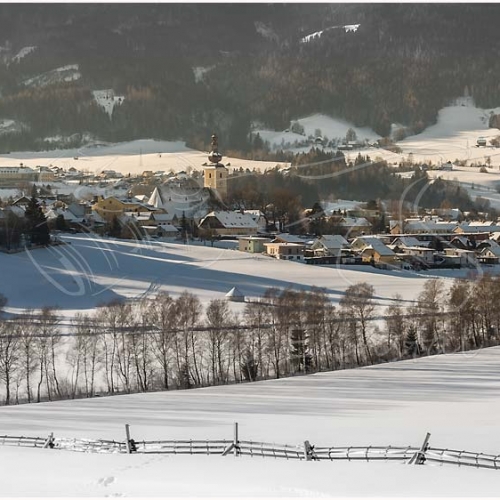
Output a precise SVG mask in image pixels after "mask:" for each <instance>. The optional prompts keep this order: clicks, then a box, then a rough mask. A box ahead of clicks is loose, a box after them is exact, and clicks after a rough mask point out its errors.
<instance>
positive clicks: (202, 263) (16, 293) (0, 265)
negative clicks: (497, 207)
mask: <svg viewBox="0 0 500 500" xmlns="http://www.w3.org/2000/svg"><path fill="white" fill-rule="evenodd" d="M63 239H64V241H66V242H67V243H69V244H68V245H66V246H58V247H53V248H48V249H39V250H34V251H31V252H22V253H18V254H12V255H6V254H0V269H2V276H3V283H9V284H10V285H9V286H8V287H7V286H5V285H0V292H1V293H4V294H5V295H6V296H7V298H8V299H9V306H10V308H9V309H8V310H10V311H12V312H16V311H17V310H18V309H19V308H30V307H33V308H38V307H43V306H58V307H60V308H61V309H63V311H62V312H63V313H64V311H66V313H67V314H71V311H73V310H75V309H79V310H81V309H92V308H94V307H95V306H97V305H98V304H100V303H102V302H108V301H110V300H114V299H123V298H130V299H133V298H139V297H141V296H144V295H145V294H149V293H156V292H158V291H160V290H164V291H166V292H168V293H170V294H171V295H173V296H174V297H175V296H178V295H179V294H180V293H182V292H183V291H184V290H186V289H187V290H189V291H190V292H192V293H193V294H195V295H197V296H198V297H199V298H200V299H201V300H202V302H203V303H208V302H209V301H210V300H212V299H214V298H223V297H224V295H225V294H226V293H227V292H228V291H229V290H230V289H231V288H232V287H234V286H238V288H239V289H240V290H241V291H242V293H243V294H244V295H245V296H247V297H260V296H262V295H263V294H264V292H265V291H266V289H267V288H270V287H278V288H287V287H294V288H297V287H304V288H309V287H311V286H317V287H324V288H325V289H326V291H327V293H328V295H329V296H330V298H331V300H332V301H333V302H334V303H338V301H339V300H340V299H341V298H342V296H343V292H344V291H345V290H346V289H347V288H348V287H349V286H350V285H352V284H354V283H358V282H360V281H367V282H369V283H371V284H372V285H373V286H374V287H375V295H376V299H377V302H378V303H379V304H380V305H383V306H386V305H387V304H388V303H390V302H391V298H392V297H393V296H394V295H395V294H396V293H399V294H401V295H402V297H403V299H404V300H405V301H410V302H409V303H411V300H412V299H414V298H415V297H416V296H417V295H418V293H419V292H420V290H421V288H422V286H423V284H424V282H425V280H426V279H428V278H429V277H432V276H433V275H432V274H428V273H422V274H416V273H414V272H405V271H399V272H397V271H382V270H377V269H374V268H372V267H370V266H341V267H336V266H331V267H316V266H308V265H305V264H301V263H296V262H289V261H277V260H275V259H273V258H270V257H266V256H263V255H257V254H249V253H245V252H239V251H236V250H226V249H224V248H217V247H214V248H211V247H210V246H209V244H208V243H207V246H204V245H203V244H201V243H198V244H197V245H184V244H182V243H163V242H158V241H151V242H150V241H143V242H141V241H139V242H137V241H127V240H112V239H106V238H100V237H98V236H92V235H78V236H67V235H65V236H63ZM465 272H467V270H464V273H465ZM455 273H456V272H455ZM445 274H446V273H445Z"/></svg>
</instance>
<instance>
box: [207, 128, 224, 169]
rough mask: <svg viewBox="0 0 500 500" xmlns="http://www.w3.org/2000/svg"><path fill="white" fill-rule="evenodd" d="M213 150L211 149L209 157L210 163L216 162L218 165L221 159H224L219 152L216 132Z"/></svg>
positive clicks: (213, 137)
mask: <svg viewBox="0 0 500 500" xmlns="http://www.w3.org/2000/svg"><path fill="white" fill-rule="evenodd" d="M211 147H212V151H210V154H209V155H208V159H209V161H210V163H215V164H216V165H218V164H219V163H220V162H221V160H222V155H221V154H220V153H219V140H218V138H217V135H216V134H213V135H212V144H211Z"/></svg>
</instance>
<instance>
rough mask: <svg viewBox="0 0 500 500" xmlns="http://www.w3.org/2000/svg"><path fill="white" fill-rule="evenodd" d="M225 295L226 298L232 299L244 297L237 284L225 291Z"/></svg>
mask: <svg viewBox="0 0 500 500" xmlns="http://www.w3.org/2000/svg"><path fill="white" fill-rule="evenodd" d="M226 297H227V298H228V299H234V298H239V299H241V298H244V297H245V296H244V295H243V293H242V292H241V290H240V289H239V288H238V287H237V286H234V287H233V288H231V290H229V292H227V293H226Z"/></svg>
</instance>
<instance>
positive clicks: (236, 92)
mask: <svg viewBox="0 0 500 500" xmlns="http://www.w3.org/2000/svg"><path fill="white" fill-rule="evenodd" d="M499 21H500V6H498V5H495V4H483V5H481V4H479V5H473V4H401V5H399V4H350V5H348V4H312V5H306V4H188V5H183V4H148V5H138V4H104V5H99V4H80V5H78V4H67V5H63V4H52V5H51V4H45V5H44V4H38V5H22V4H19V5H13V4H3V5H1V6H0V33H2V36H1V39H0V46H1V50H0V57H1V58H2V60H3V64H0V81H1V82H2V84H1V88H0V92H1V96H2V97H1V99H0V118H3V119H14V120H18V121H19V122H22V123H24V124H26V128H25V130H24V131H23V132H22V137H21V138H20V137H19V136H18V135H15V134H12V135H11V136H8V137H4V138H3V148H4V149H19V147H20V146H19V143H23V144H26V145H29V147H32V145H35V146H37V147H38V148H42V147H44V146H45V145H44V144H43V142H42V141H40V139H41V138H43V137H44V135H56V134H65V135H71V134H82V133H83V132H90V133H93V134H95V135H96V136H98V137H100V138H101V139H103V140H112V141H123V140H131V139H137V138H144V137H151V138H158V139H181V138H182V139H185V140H188V141H190V142H191V143H192V144H196V142H199V141H206V137H207V136H209V134H210V133H211V132H212V131H213V130H217V131H218V132H219V135H220V136H221V137H223V138H224V139H223V140H224V141H225V142H224V144H225V145H226V149H227V148H231V149H240V150H245V149H248V148H249V147H250V146H249V143H248V132H249V130H250V127H251V123H252V122H253V121H259V122H260V123H262V124H263V125H264V126H266V127H270V128H275V129H285V128H287V127H288V126H289V122H290V120H291V119H297V118H300V117H303V116H308V115H311V114H314V113H323V114H326V115H330V116H334V117H337V118H342V119H346V120H348V121H350V122H353V123H354V124H355V125H356V126H358V127H371V128H372V129H374V130H375V132H376V133H377V134H379V135H382V136H384V135H387V134H388V133H389V132H390V126H391V123H395V122H397V123H402V124H404V125H406V126H408V127H409V128H410V129H411V130H413V132H417V133H418V132H420V131H422V130H423V129H424V128H425V127H426V126H428V125H429V124H432V123H433V122H434V121H435V119H436V115H437V111H438V110H439V109H440V108H442V107H443V106H445V105H447V104H448V103H449V101H450V100H451V99H453V98H456V97H458V96H461V95H463V94H464V93H470V94H471V95H472V96H473V97H474V99H475V101H476V103H477V105H478V106H480V107H485V108H486V107H495V106H497V105H498V103H499V102H500V88H499V87H498V77H499V75H500V62H499V59H498V57H497V55H498V53H499V51H500V40H499V39H498V37H497V36H496V30H497V26H498V22H499ZM346 26H347V27H348V28H345V27H346ZM353 26H355V27H356V28H355V29H354V28H353ZM319 33H321V35H319ZM313 34H317V35H316V36H312V35H313ZM305 41H306V42H305ZM33 47H35V48H34V49H30V48H33ZM21 55H22V57H21ZM70 65H78V73H79V75H80V77H79V78H78V79H74V80H73V81H65V82H64V81H63V82H58V83H54V84H53V85H49V86H48V87H47V86H44V87H42V88H40V87H35V88H26V85H25V84H24V83H23V82H25V81H36V79H37V78H39V77H40V75H44V74H47V73H49V72H52V71H54V70H55V69H57V68H61V67H66V66H70ZM199 68H211V70H210V71H207V72H205V73H204V75H203V78H200V77H199ZM33 79H35V80H33ZM103 88H104V89H113V91H114V92H115V93H117V94H118V95H123V96H124V97H125V99H124V102H123V105H121V106H118V107H116V109H115V110H114V112H113V114H112V116H111V118H110V117H109V116H108V115H107V113H106V112H105V111H104V110H103V109H102V108H101V107H100V106H98V105H97V103H96V102H95V100H94V99H93V94H92V91H93V90H98V89H103ZM47 116H50V120H48V121H47V120H46V117H47ZM77 139H78V138H77ZM1 147H2V145H0V148H1Z"/></svg>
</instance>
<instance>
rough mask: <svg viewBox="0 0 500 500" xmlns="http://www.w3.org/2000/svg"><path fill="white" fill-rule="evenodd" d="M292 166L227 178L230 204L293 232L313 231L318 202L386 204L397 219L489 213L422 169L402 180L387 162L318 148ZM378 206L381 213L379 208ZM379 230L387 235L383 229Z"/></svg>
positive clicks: (415, 168) (453, 185)
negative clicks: (443, 211) (439, 212)
mask: <svg viewBox="0 0 500 500" xmlns="http://www.w3.org/2000/svg"><path fill="white" fill-rule="evenodd" d="M292 160H293V161H292V167H291V168H289V169H286V170H285V171H283V170H280V168H279V167H277V168H275V169H273V170H268V171H266V172H258V171H253V172H250V171H246V172H245V171H243V170H242V169H241V170H240V171H235V172H234V175H232V176H231V177H229V182H230V191H229V198H228V204H229V205H230V206H232V207H234V208H235V209H238V208H244V209H259V210H261V211H262V212H263V213H266V214H267V215H268V219H269V222H270V223H273V224H274V225H276V222H277V221H284V223H285V225H286V226H287V228H288V229H289V230H290V231H291V232H303V231H305V232H307V231H308V230H309V229H308V224H307V223H305V219H304V217H303V211H304V209H306V208H310V207H313V206H314V204H315V203H316V202H318V200H331V199H353V200H359V201H365V202H369V201H370V200H383V201H384V203H385V204H386V206H387V211H388V212H389V211H392V212H393V213H398V211H399V210H401V209H404V210H407V209H408V207H412V209H413V211H417V210H420V209H427V208H429V209H432V208H443V207H460V209H461V210H463V211H469V212H472V213H477V212H479V211H482V210H488V211H490V210H491V208H490V207H489V206H487V205H485V204H484V203H483V202H486V200H482V199H477V200H475V201H472V200H471V198H470V196H469V195H468V193H467V191H466V190H465V189H464V188H463V187H461V186H460V185H459V184H458V183H455V182H452V181H447V180H443V179H440V178H438V179H435V180H433V179H431V178H429V176H428V175H427V173H426V172H425V171H424V170H422V169H421V168H420V166H419V165H412V166H411V167H407V168H412V169H413V174H412V175H411V176H410V177H406V176H405V177H402V176H401V175H400V173H399V171H398V169H397V168H394V167H390V166H389V165H388V164H387V162H386V161H383V160H376V161H373V160H371V159H370V157H368V156H366V157H365V156H361V155H358V156H357V158H356V159H355V160H354V161H349V162H348V161H346V159H345V157H344V155H343V154H342V153H341V152H339V151H337V152H336V153H330V152H325V151H323V150H321V149H317V148H313V149H311V150H310V151H309V152H308V153H302V154H299V155H296V156H294V157H293V158H292ZM376 205H378V206H379V208H380V210H382V207H381V204H380V203H379V204H376ZM323 215H324V214H323ZM381 215H382V214H381ZM316 218H318V214H316ZM302 222H304V223H302ZM378 230H379V231H381V232H384V231H385V227H384V226H383V225H382V226H380V227H379V228H378Z"/></svg>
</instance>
